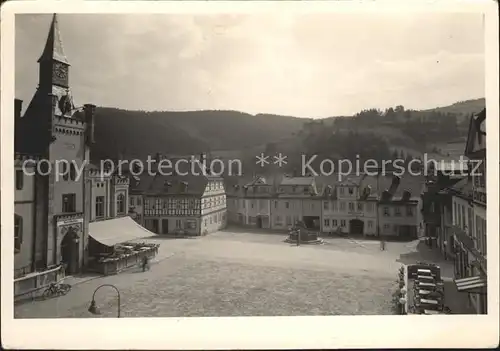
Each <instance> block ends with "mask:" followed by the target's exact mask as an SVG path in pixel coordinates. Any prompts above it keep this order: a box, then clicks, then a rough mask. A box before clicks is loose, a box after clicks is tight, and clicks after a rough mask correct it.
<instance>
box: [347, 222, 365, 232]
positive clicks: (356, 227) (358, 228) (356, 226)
mask: <svg viewBox="0 0 500 351" xmlns="http://www.w3.org/2000/svg"><path fill="white" fill-rule="evenodd" d="M349 229H350V233H351V234H353V235H362V234H363V232H364V229H365V223H364V222H363V221H362V220H360V219H352V220H351V221H350V222H349Z"/></svg>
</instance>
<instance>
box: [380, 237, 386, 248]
mask: <svg viewBox="0 0 500 351" xmlns="http://www.w3.org/2000/svg"><path fill="white" fill-rule="evenodd" d="M380 250H381V251H385V238H381V239H380Z"/></svg>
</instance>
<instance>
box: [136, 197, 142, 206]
mask: <svg viewBox="0 0 500 351" xmlns="http://www.w3.org/2000/svg"><path fill="white" fill-rule="evenodd" d="M137 206H141V197H140V196H139V197H138V198H137Z"/></svg>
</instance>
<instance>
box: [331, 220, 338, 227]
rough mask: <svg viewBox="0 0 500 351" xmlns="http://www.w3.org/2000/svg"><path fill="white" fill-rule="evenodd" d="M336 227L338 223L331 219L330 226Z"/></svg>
mask: <svg viewBox="0 0 500 351" xmlns="http://www.w3.org/2000/svg"><path fill="white" fill-rule="evenodd" d="M337 225H338V222H337V220H336V219H333V220H332V226H334V227H336V226H337Z"/></svg>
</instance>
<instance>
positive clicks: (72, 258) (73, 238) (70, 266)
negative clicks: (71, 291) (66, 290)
mask: <svg viewBox="0 0 500 351" xmlns="http://www.w3.org/2000/svg"><path fill="white" fill-rule="evenodd" d="M78 246H79V239H78V234H77V232H76V231H75V229H74V228H70V229H68V232H67V233H66V235H65V236H64V238H63V240H62V241H61V261H62V263H63V264H64V265H65V267H66V274H74V273H77V272H78V261H79V258H80V257H79V254H80V252H79V250H78Z"/></svg>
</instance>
